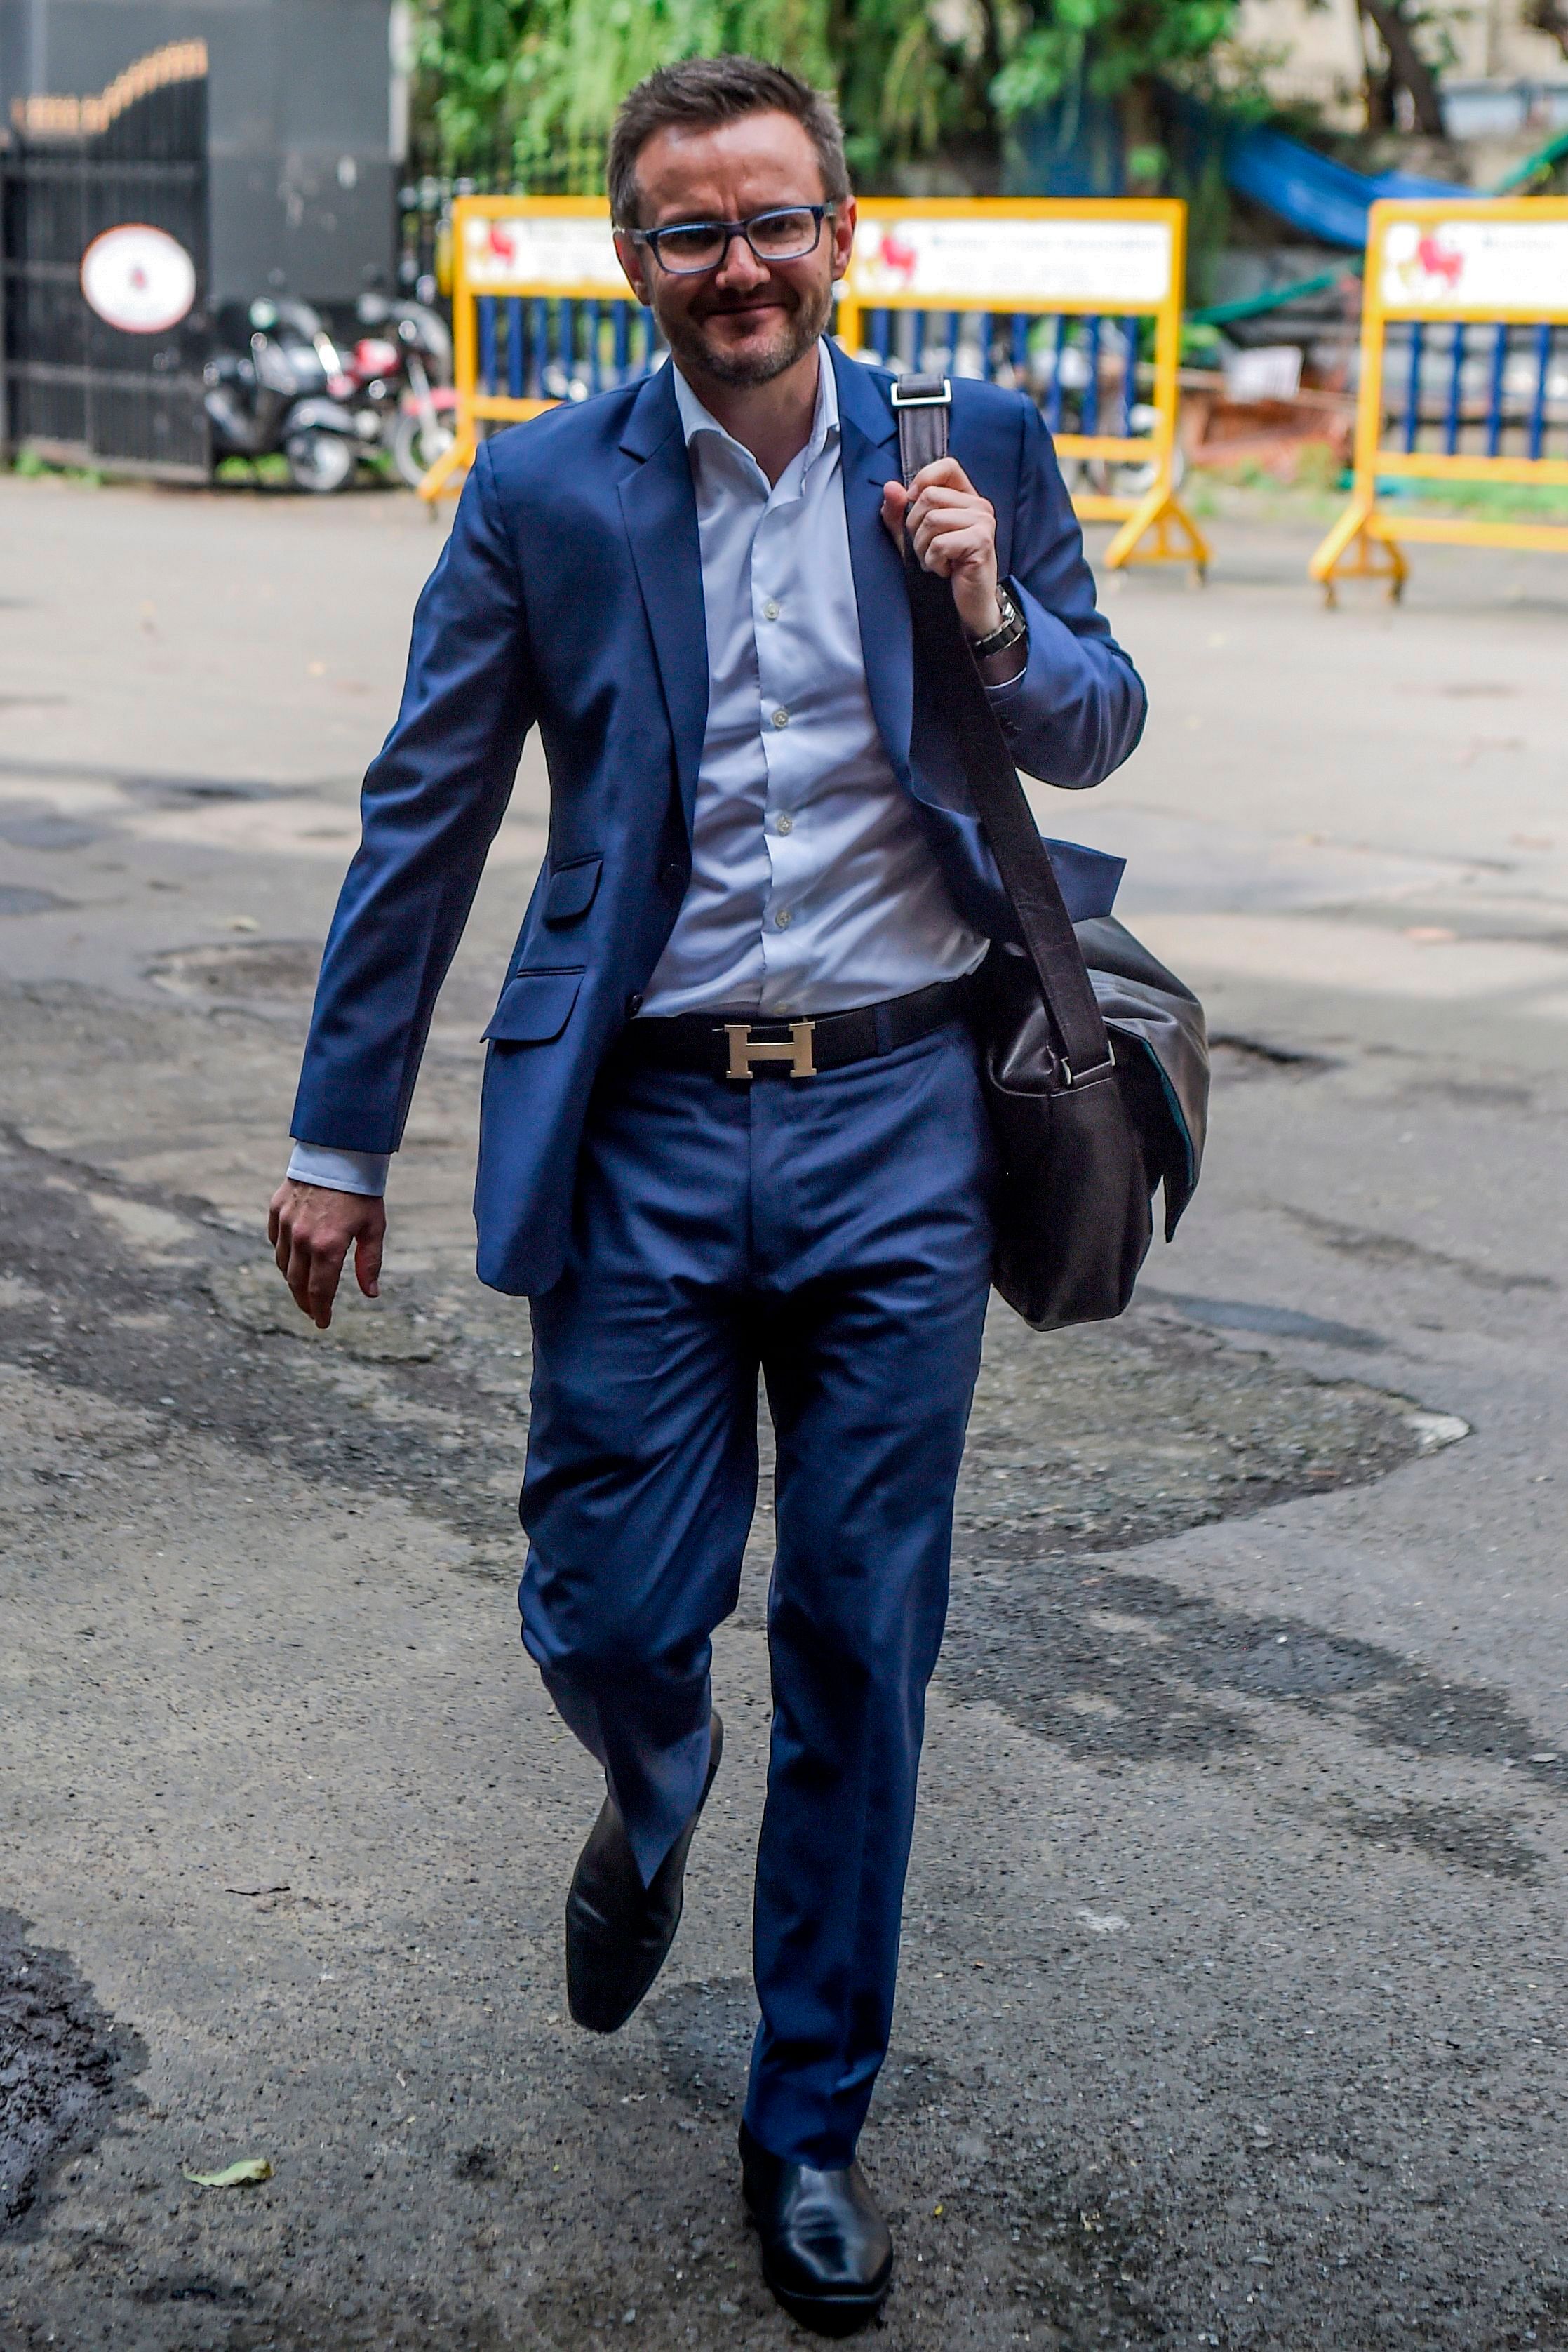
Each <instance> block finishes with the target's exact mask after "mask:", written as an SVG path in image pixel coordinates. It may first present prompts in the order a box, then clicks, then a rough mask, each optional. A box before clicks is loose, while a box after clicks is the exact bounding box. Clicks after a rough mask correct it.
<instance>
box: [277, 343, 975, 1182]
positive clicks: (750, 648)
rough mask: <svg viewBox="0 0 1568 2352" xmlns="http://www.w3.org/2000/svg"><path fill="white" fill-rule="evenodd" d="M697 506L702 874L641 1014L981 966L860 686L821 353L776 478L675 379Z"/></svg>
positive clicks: (828, 367)
mask: <svg viewBox="0 0 1568 2352" xmlns="http://www.w3.org/2000/svg"><path fill="white" fill-rule="evenodd" d="M674 393H675V399H676V402H677V404H678V405H679V408H680V413H681V422H682V425H683V426H684V428H685V436H686V448H687V451H688V454H689V458H690V464H691V469H692V482H693V487H694V488H695V493H696V507H697V535H698V540H699V543H700V547H701V554H702V584H703V605H704V609H705V612H706V623H707V658H708V710H707V727H706V733H705V735H704V738H703V751H702V761H701V764H700V765H699V767H698V770H697V784H696V802H695V811H694V815H693V824H692V875H691V881H690V884H689V885H688V887H687V889H686V894H685V898H684V899H683V901H682V903H681V908H680V911H679V913H678V914H677V916H676V918H675V924H674V929H673V930H672V932H671V933H670V937H669V940H668V942H667V944H666V946H665V948H664V954H663V955H662V956H661V957H660V959H659V961H658V964H657V966H656V967H655V969H654V971H653V977H652V979H651V980H650V981H649V982H648V986H647V989H646V990H645V992H644V994H643V1005H642V1011H641V1017H642V1018H643V1019H644V1020H646V1019H648V1018H650V1017H655V1016H661V1015H666V1014H671V1013H692V1012H697V1011H701V1010H704V1009H706V1008H707V1007H709V1006H712V1007H714V1008H718V1007H720V1006H723V1007H726V1008H727V1009H730V1010H734V1011H737V1012H754V1013H762V1014H768V1015H779V1014H790V1013H800V1014H807V1013H833V1012H842V1011H846V1010H848V1009H849V1008H850V1007H852V1006H854V1005H858V1004H874V1003H880V1002H881V1000H882V999H883V998H884V997H890V996H903V995H905V994H907V993H909V992H911V991H913V990H915V989H918V988H925V987H926V986H928V985H929V984H930V983H931V982H934V981H942V980H956V979H958V978H959V977H960V976H961V975H962V974H963V973H965V972H968V971H973V970H974V969H975V967H976V965H977V964H978V963H979V961H981V959H982V957H983V956H984V954H985V951H986V941H985V940H984V939H983V938H982V937H981V935H980V934H979V933H978V932H977V931H975V930H971V929H970V928H969V926H968V925H967V923H965V922H963V921H962V920H961V919H959V917H958V915H957V913H956V911H955V909H954V906H953V902H952V899H951V898H950V897H949V895H948V891H947V886H946V882H945V880H944V879H943V876H942V872H941V868H940V867H939V866H938V865H937V863H936V856H935V854H934V852H933V851H932V849H931V847H930V845H929V844H928V842H927V841H926V838H925V834H924V833H923V831H922V830H921V826H920V822H919V819H918V818H917V817H916V815H915V811H914V809H913V808H912V806H911V805H910V802H909V798H908V795H907V793H905V792H904V789H903V787H902V786H901V785H900V783H899V782H898V780H897V778H896V777H895V776H894V772H893V768H892V765H891V763H890V761H889V760H888V757H887V753H886V751H885V750H884V748H883V741H882V737H881V735H880V733H879V731H878V729H877V724H876V719H875V717H874V715H873V711H872V707H871V699H870V697H869V695H868V693H867V690H866V680H865V664H864V659H863V656H862V650H861V635H860V614H859V611H858V608H857V606H856V603H855V584H854V574H853V572H852V568H851V564H850V541H849V525H848V522H847V520H846V518H845V513H844V490H843V469H842V464H841V456H840V436H839V404H838V386H837V383H836V382H835V379H834V375H833V369H832V362H831V360H830V359H829V357H828V355H827V353H826V352H822V353H821V360H820V363H819V366H818V370H817V405H816V411H815V415H814V416H813V419H812V425H811V434H810V439H809V440H808V442H807V444H806V446H805V447H804V448H803V449H802V450H800V452H799V454H798V455H797V456H796V457H793V458H791V460H790V462H789V465H788V466H786V467H785V468H784V471H783V473H782V474H780V476H779V479H778V481H777V482H776V483H774V484H773V485H772V486H771V487H769V484H768V477H767V476H766V474H764V472H763V471H762V468H761V467H760V466H759V465H758V462H757V460H756V458H755V457H753V456H752V455H751V453H750V451H749V450H748V449H746V448H743V447H742V446H741V444H740V443H739V442H738V441H737V440H736V439H735V438H734V437H733V436H732V435H730V434H728V433H727V432H726V431H725V429H724V427H723V425H720V424H718V423H717V422H716V419H715V418H713V417H712V416H710V415H709V414H708V412H707V410H706V408H705V407H704V406H703V404H702V403H701V401H700V400H699V399H698V398H697V396H696V394H695V392H693V390H692V389H691V386H690V385H689V384H688V383H686V381H685V377H684V376H683V375H682V374H681V373H680V372H679V370H678V369H676V370H675V371H674ZM386 1169H387V1160H386V1155H385V1154H382V1153H377V1152H359V1151H336V1150H328V1149H326V1148H325V1147H324V1146H321V1145H319V1144H307V1143H296V1145H295V1146H294V1152H293V1157H292V1159H291V1160H290V1161H289V1164H288V1173H289V1174H290V1176H293V1177H297V1178H298V1179H299V1180H300V1181H302V1182H305V1183H312V1184H325V1185H328V1186H330V1187H332V1188H333V1189H335V1190H338V1191H341V1192H382V1191H384V1189H385V1185H386Z"/></svg>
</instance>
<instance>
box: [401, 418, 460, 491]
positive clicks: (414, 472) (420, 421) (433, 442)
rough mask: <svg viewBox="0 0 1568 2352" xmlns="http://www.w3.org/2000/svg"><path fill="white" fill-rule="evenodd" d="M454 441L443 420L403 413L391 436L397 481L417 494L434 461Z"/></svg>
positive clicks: (454, 434)
mask: <svg viewBox="0 0 1568 2352" xmlns="http://www.w3.org/2000/svg"><path fill="white" fill-rule="evenodd" d="M456 438H457V435H456V433H455V430H454V428H453V426H452V425H451V423H450V422H449V421H448V419H447V418H446V417H444V416H429V417H426V416H420V415H417V414H416V413H415V412H413V410H405V411H404V412H403V414H402V415H401V416H400V417H399V418H398V421H397V425H396V426H395V428H394V430H393V433H392V464H393V465H394V466H395V467H397V470H398V476H399V478H400V479H401V480H402V481H404V482H406V483H407V484H408V487H409V488H410V489H411V490H417V489H418V488H419V486H420V484H421V482H423V479H424V478H425V476H426V474H428V473H429V471H430V469H431V467H432V466H434V464H435V463H436V460H437V459H438V458H441V457H445V455H446V452H447V451H448V449H450V448H451V446H452V444H453V443H454V441H455V440H456Z"/></svg>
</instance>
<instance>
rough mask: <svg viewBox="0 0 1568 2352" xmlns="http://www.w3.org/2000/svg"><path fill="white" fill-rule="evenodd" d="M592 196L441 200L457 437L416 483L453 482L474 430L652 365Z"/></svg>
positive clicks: (429, 487)
mask: <svg viewBox="0 0 1568 2352" xmlns="http://www.w3.org/2000/svg"><path fill="white" fill-rule="evenodd" d="M653 352H654V343H653V325H652V320H650V318H649V315H648V313H647V312H646V311H645V310H643V309H642V308H641V306H640V305H639V304H638V302H637V301H636V299H635V298H634V297H633V295H632V289H631V288H630V287H629V286H628V285H627V283H626V280H625V278H624V277H623V276H622V270H621V264H620V263H619V262H618V261H617V260H616V258H615V246H614V242H613V240H612V236H611V234H610V207H609V205H607V204H606V203H605V201H604V199H603V197H602V196H460V197H459V198H458V199H457V202H456V203H455V205H453V207H452V357H453V373H454V377H455V385H456V392H457V419H456V421H457V437H456V439H455V441H454V443H453V445H452V446H451V448H450V449H448V450H447V452H446V454H445V456H444V457H441V458H439V459H438V460H437V462H436V463H435V464H434V466H433V467H431V469H430V471H429V473H428V474H427V475H426V476H425V478H424V479H423V482H422V483H421V484H420V486H419V494H420V496H421V498H423V499H435V498H439V497H440V496H441V495H442V493H443V491H451V490H455V489H456V488H460V487H461V483H462V478H463V476H464V475H465V473H466V472H467V470H468V468H469V467H470V466H471V465H472V464H473V462H474V453H475V451H476V448H477V447H478V446H479V434H480V430H481V427H482V426H484V425H515V424H517V423H518V422H519V421H520V420H521V419H522V418H524V417H528V416H537V415H538V413H539V411H540V409H541V408H549V407H551V406H553V405H554V404H555V402H556V401H558V400H571V399H578V400H581V399H584V398H586V397H587V395H588V394H590V393H591V392H599V391H601V390H603V389H605V388H607V387H608V386H609V385H611V384H613V383H622V382H623V381H624V380H625V378H626V376H627V375H628V374H629V373H642V372H643V370H645V369H647V368H648V367H650V366H651V365H652V364H653Z"/></svg>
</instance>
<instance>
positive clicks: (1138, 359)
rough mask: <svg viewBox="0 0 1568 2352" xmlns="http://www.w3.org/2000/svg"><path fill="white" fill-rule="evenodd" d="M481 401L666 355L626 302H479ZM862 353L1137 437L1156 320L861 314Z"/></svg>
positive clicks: (571, 390) (646, 319)
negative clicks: (996, 386) (1026, 397)
mask: <svg viewBox="0 0 1568 2352" xmlns="http://www.w3.org/2000/svg"><path fill="white" fill-rule="evenodd" d="M476 310H477V313H478V319H477V341H478V364H479V382H478V385H477V389H478V391H479V392H480V393H481V394H489V395H493V396H494V395H499V396H502V397H506V398H509V399H512V400H570V399H576V400H583V399H587V398H588V397H589V396H590V394H593V393H596V392H603V391H608V390H610V389H612V387H614V386H615V385H617V384H622V383H635V382H636V381H637V380H638V379H640V378H641V377H643V376H645V375H646V374H648V373H649V372H650V371H651V369H653V367H654V366H655V365H656V364H657V363H658V362H659V361H660V360H661V359H662V358H663V356H664V344H663V341H662V340H661V339H660V338H659V336H658V335H657V333H656V331H655V330H654V328H653V320H652V318H651V315H650V314H649V312H647V311H646V310H643V309H641V308H640V306H639V305H638V304H636V303H634V302H632V301H629V300H628V301H624V302H622V301H615V300H611V299H601V300H582V301H577V300H563V299H553V298H551V299H543V298H538V297H532V296H530V297H523V296H521V295H499V294H484V295H480V296H479V297H478V299H477V301H476ZM862 332H863V334H864V336H865V343H864V349H865V351H866V352H867V353H868V354H869V355H871V356H873V357H874V358H875V359H877V360H878V361H879V362H881V364H882V365H883V366H884V367H892V368H894V369H896V370H898V371H899V372H901V373H904V372H907V371H909V370H911V369H922V370H929V371H936V372H940V373H946V374H949V375H965V376H981V377H984V378H985V379H986V380H987V381H988V382H991V383H1009V384H1012V385H1015V386H1018V387H1019V388H1020V389H1027V390H1028V391H1029V392H1030V394H1031V395H1032V396H1033V398H1034V399H1035V401H1036V402H1037V403H1038V404H1039V406H1040V409H1041V410H1042V412H1043V414H1044V415H1045V419H1046V422H1047V424H1048V425H1050V427H1051V431H1052V432H1053V433H1079V434H1084V435H1089V434H1095V433H1102V432H1105V433H1112V434H1115V435H1118V436H1124V437H1125V438H1127V439H1136V438H1141V437H1142V436H1145V434H1147V433H1148V432H1149V431H1150V429H1151V427H1152V425H1153V423H1154V412H1153V410H1152V409H1150V408H1146V407H1145V405H1144V404H1143V402H1142V401H1141V399H1140V386H1141V383H1149V382H1152V375H1153V369H1152V322H1147V323H1145V322H1144V321H1141V320H1137V319H1124V318H1105V319H1101V318H1097V317H1090V318H1080V317H1076V316H1058V315H1056V314H1054V313H1048V314H1046V315H1044V316H1041V315H1040V313H1038V312H1033V311H1013V312H992V311H987V310H971V311H964V310H866V311H864V312H862Z"/></svg>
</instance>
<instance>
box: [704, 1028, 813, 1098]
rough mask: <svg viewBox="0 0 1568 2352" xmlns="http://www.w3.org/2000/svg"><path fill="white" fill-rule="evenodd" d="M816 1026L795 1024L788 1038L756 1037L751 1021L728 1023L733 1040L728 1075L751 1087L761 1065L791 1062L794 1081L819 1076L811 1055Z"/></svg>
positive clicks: (726, 1033)
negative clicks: (754, 1071) (755, 1070)
mask: <svg viewBox="0 0 1568 2352" xmlns="http://www.w3.org/2000/svg"><path fill="white" fill-rule="evenodd" d="M816 1025H817V1024H816V1023H815V1022H814V1021H791V1022H790V1024H789V1036H788V1037H754V1036H753V1035H752V1034H751V1032H752V1024H751V1023H750V1022H749V1021H727V1022H726V1023H725V1024H724V1034H725V1035H726V1036H727V1038H728V1039H729V1067H728V1069H727V1070H726V1072H725V1074H724V1075H725V1076H726V1077H727V1078H737V1079H739V1081H740V1083H741V1085H742V1086H749V1085H750V1084H751V1073H752V1070H753V1068H754V1067H755V1066H756V1065H757V1064H758V1062H788V1063H789V1076H791V1077H792V1078H814V1077H816V1076H818V1070H817V1065H816V1062H815V1061H814V1059H813V1058H812V1054H811V1032H812V1031H813V1029H815V1027H816Z"/></svg>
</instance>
